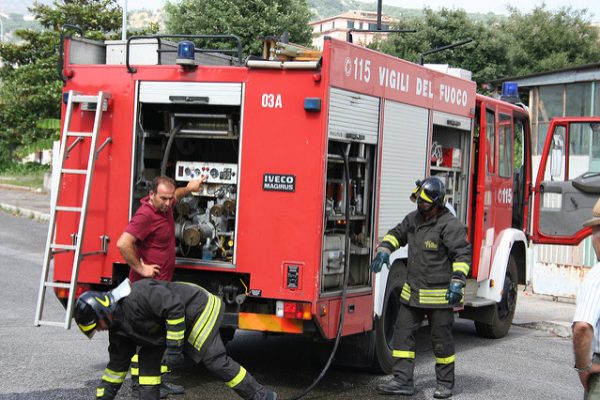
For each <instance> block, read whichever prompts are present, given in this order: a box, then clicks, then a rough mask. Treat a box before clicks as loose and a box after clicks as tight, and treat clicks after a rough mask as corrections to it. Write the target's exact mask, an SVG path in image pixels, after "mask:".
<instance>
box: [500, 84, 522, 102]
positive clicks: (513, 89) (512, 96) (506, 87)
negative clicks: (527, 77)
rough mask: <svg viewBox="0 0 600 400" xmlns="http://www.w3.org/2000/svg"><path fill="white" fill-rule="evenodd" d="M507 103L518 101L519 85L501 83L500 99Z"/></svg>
mask: <svg viewBox="0 0 600 400" xmlns="http://www.w3.org/2000/svg"><path fill="white" fill-rule="evenodd" d="M500 98H501V99H502V100H504V101H508V102H509V103H517V102H518V101H519V84H518V83H517V82H502V96H501V97H500Z"/></svg>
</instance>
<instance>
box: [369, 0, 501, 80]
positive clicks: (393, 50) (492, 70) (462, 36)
mask: <svg viewBox="0 0 600 400" xmlns="http://www.w3.org/2000/svg"><path fill="white" fill-rule="evenodd" d="M395 28H396V29H415V30H416V32H415V33H399V34H391V35H390V36H389V38H388V39H387V40H382V41H377V42H375V43H373V44H372V45H371V46H370V47H372V48H376V49H378V50H381V51H383V52H385V53H388V54H392V55H395V56H397V57H400V58H403V59H405V60H409V61H413V62H415V63H418V62H419V59H420V55H421V54H422V53H424V52H426V51H428V50H432V49H435V48H439V47H443V46H446V45H449V44H452V43H456V42H460V41H462V40H467V39H471V40H472V42H471V43H468V44H466V45H463V46H460V47H456V48H454V49H451V50H444V51H441V52H438V53H433V54H430V55H428V56H427V57H426V58H425V63H434V64H449V65H450V66H453V67H459V68H464V69H467V70H469V71H472V72H473V79H474V80H476V81H478V82H486V81H488V80H490V79H493V78H496V77H498V76H503V75H504V74H505V73H506V72H507V66H506V63H505V60H506V50H505V47H506V44H505V43H504V40H505V39H504V38H505V36H504V35H498V34H496V35H494V34H492V31H491V30H490V29H489V28H488V24H486V23H484V22H482V21H477V20H473V19H471V18H469V17H468V15H467V13H466V12H465V11H464V10H449V9H445V8H443V9H441V10H440V11H433V10H431V9H429V8H426V9H424V14H423V16H419V17H409V18H403V19H400V21H399V22H398V24H397V25H396V26H395Z"/></svg>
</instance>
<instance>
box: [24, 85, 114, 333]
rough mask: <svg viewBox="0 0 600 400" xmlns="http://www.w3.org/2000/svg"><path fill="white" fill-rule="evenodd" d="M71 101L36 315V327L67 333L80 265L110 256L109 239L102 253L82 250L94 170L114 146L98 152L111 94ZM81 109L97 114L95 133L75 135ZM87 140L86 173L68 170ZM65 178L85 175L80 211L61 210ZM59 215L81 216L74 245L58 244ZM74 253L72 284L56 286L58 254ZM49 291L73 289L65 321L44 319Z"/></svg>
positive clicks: (105, 239) (76, 96) (72, 95)
mask: <svg viewBox="0 0 600 400" xmlns="http://www.w3.org/2000/svg"><path fill="white" fill-rule="evenodd" d="M68 96H69V97H68V100H67V109H66V112H65V122H64V126H63V132H62V140H61V144H60V151H59V155H58V157H59V159H60V173H59V174H58V179H56V180H55V182H54V186H53V188H52V190H53V193H54V195H53V199H52V204H51V212H50V222H49V226H48V238H47V239H46V249H45V252H44V265H43V268H42V277H41V279H40V288H39V292H38V298H37V307H36V311H35V322H34V325H35V326H40V325H51V326H62V327H64V328H65V329H69V328H70V327H71V318H72V316H73V305H74V303H75V292H76V289H77V277H78V275H79V265H80V264H81V260H82V259H83V258H84V257H85V256H88V255H92V254H106V250H107V242H108V237H106V236H103V237H101V243H102V248H101V250H100V251H96V252H92V253H82V252H81V248H82V246H83V238H84V233H85V222H86V217H87V208H88V201H89V194H90V189H91V186H92V178H93V175H94V166H95V163H96V159H97V157H98V154H99V153H100V152H101V151H102V150H103V149H104V147H105V146H106V145H108V144H109V143H110V142H111V140H112V139H111V138H110V136H109V137H108V138H106V140H105V141H104V142H103V143H102V145H100V146H99V147H98V148H97V149H96V143H97V141H98V136H99V133H100V125H101V123H102V115H103V113H104V111H106V110H107V108H108V99H109V98H110V94H109V93H106V92H99V93H98V95H82V94H80V93H78V92H74V91H72V90H71V91H69V93H68ZM77 108H79V109H80V110H81V111H82V112H83V111H89V112H94V111H95V116H94V127H93V130H92V132H73V131H71V117H72V116H73V112H74V109H77ZM70 137H75V140H74V141H73V142H72V143H71V144H70V145H69V144H68V142H69V138H70ZM86 139H89V141H90V147H89V156H88V161H87V168H86V169H68V168H65V160H66V159H67V158H68V157H69V153H70V152H71V150H73V149H74V148H75V147H76V146H77V145H78V144H81V143H82V142H84V141H85V140H86ZM65 175H85V185H84V189H83V195H82V200H81V205H80V206H78V207H73V206H61V205H58V201H59V199H60V193H59V190H60V188H61V187H62V181H63V177H64V176H65ZM58 213H78V214H79V227H78V229H77V233H76V234H75V235H74V237H73V243H71V244H64V243H55V234H56V219H57V214H58ZM65 252H73V253H74V254H73V266H72V270H71V280H70V282H69V283H66V282H54V281H53V280H48V276H49V274H50V264H51V261H52V259H53V257H54V255H55V254H59V253H65ZM48 288H65V289H69V296H68V300H67V306H66V315H65V319H64V321H62V322H61V321H48V320H43V319H42V314H43V311H44V301H45V297H46V290H47V289H48Z"/></svg>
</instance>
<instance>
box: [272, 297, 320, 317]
mask: <svg viewBox="0 0 600 400" xmlns="http://www.w3.org/2000/svg"><path fill="white" fill-rule="evenodd" d="M275 315H277V316H278V317H280V318H292V319H305V320H310V319H312V313H311V306H310V303H300V302H296V301H282V300H278V301H277V302H276V303H275Z"/></svg>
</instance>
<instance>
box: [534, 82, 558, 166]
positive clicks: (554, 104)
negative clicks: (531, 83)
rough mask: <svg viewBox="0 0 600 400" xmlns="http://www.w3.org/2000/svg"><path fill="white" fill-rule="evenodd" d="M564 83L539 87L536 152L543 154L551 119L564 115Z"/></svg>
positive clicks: (535, 125) (535, 124) (535, 113)
mask: <svg viewBox="0 0 600 400" xmlns="http://www.w3.org/2000/svg"><path fill="white" fill-rule="evenodd" d="M564 90H565V87H564V85H548V86H540V87H538V88H537V104H536V107H535V112H534V115H535V120H533V121H532V124H533V125H534V129H533V132H534V134H535V137H534V146H535V147H534V152H535V154H536V155H539V154H541V151H542V149H543V147H544V142H545V141H546V135H547V131H548V127H549V126H550V120H551V119H552V118H553V117H562V116H563V105H564Z"/></svg>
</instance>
